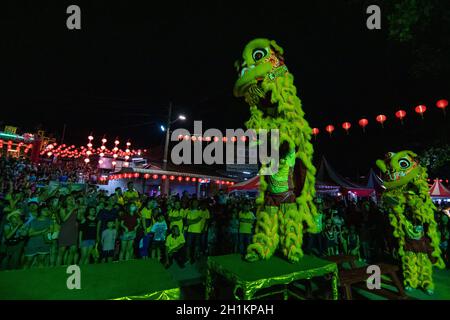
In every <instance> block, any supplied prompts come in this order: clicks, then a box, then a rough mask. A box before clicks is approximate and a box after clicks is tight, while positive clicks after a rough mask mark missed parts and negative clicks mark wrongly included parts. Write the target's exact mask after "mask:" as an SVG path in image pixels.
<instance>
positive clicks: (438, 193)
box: [430, 179, 450, 199]
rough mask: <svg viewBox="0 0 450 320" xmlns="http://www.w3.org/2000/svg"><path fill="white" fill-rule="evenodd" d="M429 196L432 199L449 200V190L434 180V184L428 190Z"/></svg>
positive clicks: (437, 180)
mask: <svg viewBox="0 0 450 320" xmlns="http://www.w3.org/2000/svg"><path fill="white" fill-rule="evenodd" d="M430 196H431V197H432V198H446V199H450V190H448V189H447V188H446V187H444V185H443V184H442V183H441V181H440V180H439V179H434V183H433V185H432V186H431V188H430Z"/></svg>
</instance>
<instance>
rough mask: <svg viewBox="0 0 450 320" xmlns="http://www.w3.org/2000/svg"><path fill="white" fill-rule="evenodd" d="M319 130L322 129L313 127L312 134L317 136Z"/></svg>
mask: <svg viewBox="0 0 450 320" xmlns="http://www.w3.org/2000/svg"><path fill="white" fill-rule="evenodd" d="M319 132H320V130H319V129H318V128H313V129H312V134H313V135H314V136H317V135H318V134H319Z"/></svg>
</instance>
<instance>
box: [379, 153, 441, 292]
mask: <svg viewBox="0 0 450 320" xmlns="http://www.w3.org/2000/svg"><path fill="white" fill-rule="evenodd" d="M416 157H417V155H416V154H415V153H413V152H411V151H400V152H397V153H393V152H389V153H388V154H387V155H386V158H385V159H384V160H377V162H376V164H377V166H378V167H379V168H380V169H381V171H382V172H383V174H384V177H383V180H384V186H385V187H386V189H387V190H386V192H385V193H384V194H383V203H384V204H385V206H386V208H387V209H388V210H389V211H388V212H389V219H390V221H391V225H392V226H393V228H394V237H395V238H397V239H398V241H399V248H398V254H399V256H400V258H401V261H402V269H403V276H404V284H405V287H406V289H407V290H411V288H422V289H424V290H426V291H427V292H428V293H429V294H432V293H433V289H434V284H433V276H432V274H433V265H435V266H437V267H439V268H444V267H445V265H444V262H443V260H442V258H441V251H440V249H439V242H440V239H439V238H440V237H439V233H438V231H437V225H436V221H435V220H434V209H435V207H434V205H433V202H432V201H431V198H430V195H429V194H428V189H429V188H428V184H427V173H426V170H425V169H424V168H423V167H421V166H420V165H419V163H418V161H417V160H416Z"/></svg>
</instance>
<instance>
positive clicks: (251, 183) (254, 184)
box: [228, 176, 259, 192]
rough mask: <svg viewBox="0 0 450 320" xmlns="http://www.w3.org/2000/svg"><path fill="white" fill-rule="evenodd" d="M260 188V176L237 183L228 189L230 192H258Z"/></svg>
mask: <svg viewBox="0 0 450 320" xmlns="http://www.w3.org/2000/svg"><path fill="white" fill-rule="evenodd" d="M258 188H259V176H255V177H253V178H251V179H248V180H245V181H242V182H239V183H236V184H235V185H233V186H230V187H228V192H231V191H237V190H239V191H256V190H258Z"/></svg>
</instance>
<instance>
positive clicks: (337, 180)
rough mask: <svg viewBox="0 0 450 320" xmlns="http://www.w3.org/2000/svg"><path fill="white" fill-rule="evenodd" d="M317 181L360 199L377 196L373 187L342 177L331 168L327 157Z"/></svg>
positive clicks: (323, 160)
mask: <svg viewBox="0 0 450 320" xmlns="http://www.w3.org/2000/svg"><path fill="white" fill-rule="evenodd" d="M316 179H317V181H320V182H321V183H324V184H330V185H337V186H339V187H340V188H341V189H342V193H345V194H346V193H349V192H351V193H353V194H355V195H356V196H358V197H369V196H372V195H374V194H375V189H374V188H373V187H363V186H360V185H358V184H356V183H353V182H351V181H349V180H347V179H345V178H344V177H342V176H341V175H340V174H338V173H337V172H336V171H335V170H334V169H333V168H332V167H331V166H330V164H329V163H328V161H327V160H326V159H325V157H322V161H321V162H320V166H319V170H318V171H317V176H316Z"/></svg>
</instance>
